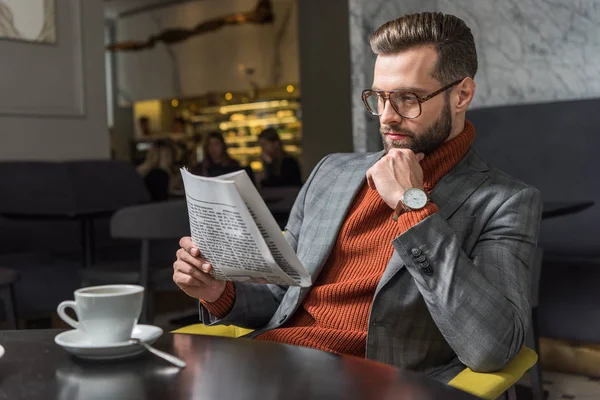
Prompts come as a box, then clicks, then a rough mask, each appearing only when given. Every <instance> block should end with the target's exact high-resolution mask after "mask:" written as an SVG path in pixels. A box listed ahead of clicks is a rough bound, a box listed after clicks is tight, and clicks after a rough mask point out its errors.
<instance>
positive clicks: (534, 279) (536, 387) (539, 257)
mask: <svg viewBox="0 0 600 400" xmlns="http://www.w3.org/2000/svg"><path fill="white" fill-rule="evenodd" d="M543 258H544V251H543V249H542V248H540V247H538V248H537V249H536V250H535V256H534V260H533V265H532V267H531V277H530V279H531V324H530V326H529V331H527V336H526V337H525V345H526V346H527V347H529V348H531V349H533V350H534V351H535V352H536V353H537V354H540V339H539V332H538V318H537V307H538V305H539V302H540V301H539V298H540V295H539V293H540V279H541V275H542V262H543ZM529 377H530V379H531V391H532V395H533V397H532V399H533V400H543V399H544V386H543V380H542V367H541V365H540V362H539V361H538V362H537V363H536V364H535V365H534V366H533V367H532V368H531V370H530V371H529Z"/></svg>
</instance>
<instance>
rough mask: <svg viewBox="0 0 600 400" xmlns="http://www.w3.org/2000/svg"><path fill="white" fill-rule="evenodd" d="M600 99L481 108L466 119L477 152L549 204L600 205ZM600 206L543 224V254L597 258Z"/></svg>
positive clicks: (599, 250) (541, 231)
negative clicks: (535, 190)
mask: <svg viewBox="0 0 600 400" xmlns="http://www.w3.org/2000/svg"><path fill="white" fill-rule="evenodd" d="M599 109H600V99H589V100H578V101H560V102H549V103H543V104H522V105H514V106H503V107H490V108H481V109H476V110H472V111H469V112H468V113H467V118H468V119H469V120H471V121H472V122H473V124H474V125H475V128H476V129H477V137H476V139H475V147H476V149H477V150H478V151H479V152H480V153H481V154H482V155H483V157H484V158H485V160H486V161H487V162H489V163H491V164H493V165H495V166H497V167H498V168H500V169H501V170H503V171H504V172H506V173H508V174H510V175H512V176H514V177H516V178H519V179H521V180H523V181H524V182H526V183H528V184H531V185H533V186H535V187H537V188H538V189H539V190H540V191H541V192H542V196H543V199H544V200H545V201H582V200H591V201H596V202H600V185H597V184H596V182H597V181H598V177H597V172H596V171H598V169H600V159H599V158H598V157H597V154H596V153H597V151H598V148H600V128H599V127H600V112H598V110H599ZM598 236H600V205H598V204H596V205H595V206H594V207H592V208H590V209H589V210H585V211H584V212H581V213H579V214H575V215H569V216H565V217H561V218H552V219H550V220H546V221H544V222H543V223H542V226H541V230H540V241H539V242H540V245H541V246H542V247H544V248H545V255H546V257H547V258H549V256H550V255H552V256H554V255H561V256H573V255H576V256H579V257H585V256H587V257H597V256H600V248H599V247H598V239H597V238H598Z"/></svg>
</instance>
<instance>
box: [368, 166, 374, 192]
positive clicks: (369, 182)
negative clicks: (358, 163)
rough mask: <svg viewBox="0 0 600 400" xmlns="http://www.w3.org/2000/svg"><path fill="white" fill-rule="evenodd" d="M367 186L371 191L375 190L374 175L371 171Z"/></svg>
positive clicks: (369, 171)
mask: <svg viewBox="0 0 600 400" xmlns="http://www.w3.org/2000/svg"><path fill="white" fill-rule="evenodd" d="M367 184H368V185H369V187H370V188H371V189H373V190H375V182H374V181H373V175H372V173H371V170H368V171H367Z"/></svg>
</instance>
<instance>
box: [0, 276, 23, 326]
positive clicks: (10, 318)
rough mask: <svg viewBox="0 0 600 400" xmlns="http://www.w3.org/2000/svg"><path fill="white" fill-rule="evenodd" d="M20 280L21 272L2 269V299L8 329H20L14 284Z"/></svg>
mask: <svg viewBox="0 0 600 400" xmlns="http://www.w3.org/2000/svg"><path fill="white" fill-rule="evenodd" d="M19 278H20V274H19V272H17V271H15V270H12V269H8V268H3V267H0V299H1V300H2V302H3V303H4V317H5V318H6V326H7V328H8V329H18V325H17V321H18V319H17V312H16V308H15V304H14V303H15V301H14V297H15V292H14V284H15V283H16V282H17V281H18V280H19Z"/></svg>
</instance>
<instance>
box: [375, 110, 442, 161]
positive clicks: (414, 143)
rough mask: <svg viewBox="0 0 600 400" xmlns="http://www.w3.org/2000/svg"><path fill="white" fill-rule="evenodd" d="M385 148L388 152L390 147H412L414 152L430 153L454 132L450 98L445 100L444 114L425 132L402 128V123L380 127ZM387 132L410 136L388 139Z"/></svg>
mask: <svg viewBox="0 0 600 400" xmlns="http://www.w3.org/2000/svg"><path fill="white" fill-rule="evenodd" d="M379 131H380V133H381V138H382V140H383V148H384V150H385V153H386V154H387V153H388V151H389V150H390V149H410V150H412V151H413V153H415V154H418V153H423V154H425V155H429V154H431V153H433V152H434V151H435V149H437V148H438V147H440V145H441V144H442V143H444V142H445V141H446V139H448V137H449V136H450V133H451V132H452V110H451V109H450V102H449V101H448V99H446V100H445V102H444V108H443V110H442V114H441V115H440V117H439V118H438V119H437V121H435V122H434V123H433V124H432V125H431V126H430V127H429V128H428V129H427V130H426V131H425V132H423V133H417V132H414V131H409V130H406V129H402V128H400V125H382V126H381V128H380V129H379ZM386 133H399V134H402V135H406V136H408V137H407V138H406V139H403V140H388V139H387V136H386Z"/></svg>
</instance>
